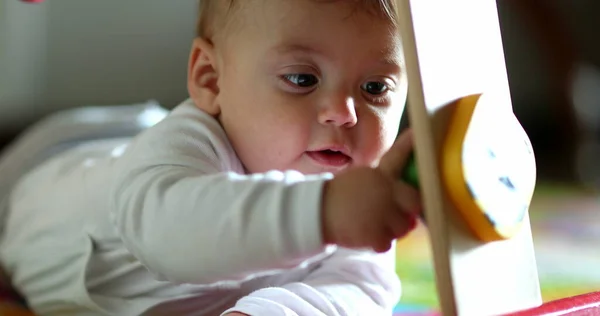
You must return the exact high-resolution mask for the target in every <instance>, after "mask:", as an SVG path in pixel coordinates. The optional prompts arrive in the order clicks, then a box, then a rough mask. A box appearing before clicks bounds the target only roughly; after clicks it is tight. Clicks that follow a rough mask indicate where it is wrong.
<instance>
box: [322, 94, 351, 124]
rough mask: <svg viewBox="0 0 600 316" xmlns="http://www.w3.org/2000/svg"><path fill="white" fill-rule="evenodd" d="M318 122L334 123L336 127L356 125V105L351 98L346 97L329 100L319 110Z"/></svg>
mask: <svg viewBox="0 0 600 316" xmlns="http://www.w3.org/2000/svg"><path fill="white" fill-rule="evenodd" d="M318 119H319V123H321V124H323V125H334V126H338V127H342V126H343V127H352V126H354V125H356V123H357V121H358V118H357V117H356V107H355V105H354V100H353V99H352V98H346V99H344V100H339V101H337V102H329V103H328V104H327V106H324V107H322V108H321V110H320V112H319V117H318Z"/></svg>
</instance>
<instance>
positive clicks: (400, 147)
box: [379, 129, 413, 178]
mask: <svg viewBox="0 0 600 316" xmlns="http://www.w3.org/2000/svg"><path fill="white" fill-rule="evenodd" d="M412 149H413V133H412V131H411V130H410V129H408V130H406V131H404V132H402V133H401V134H400V136H399V137H398V139H397V140H396V142H395V143H394V145H393V146H392V148H390V150H388V152H387V153H386V154H385V155H383V157H382V158H381V161H380V162H379V169H380V170H381V171H383V172H384V173H385V174H386V175H388V176H390V177H393V178H398V177H399V175H400V173H401V172H402V169H403V168H404V166H405V165H406V163H407V161H408V158H409V157H410V154H411V152H412Z"/></svg>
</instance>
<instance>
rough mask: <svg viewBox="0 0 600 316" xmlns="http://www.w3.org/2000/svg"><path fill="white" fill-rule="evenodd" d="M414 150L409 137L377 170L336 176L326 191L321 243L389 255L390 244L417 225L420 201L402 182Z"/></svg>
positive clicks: (400, 141)
mask: <svg viewBox="0 0 600 316" xmlns="http://www.w3.org/2000/svg"><path fill="white" fill-rule="evenodd" d="M411 150H412V133H411V132H409V131H407V132H404V133H403V134H402V135H400V137H399V139H398V140H397V141H396V143H395V144H394V146H393V147H392V148H391V149H390V150H389V151H388V152H387V153H386V154H385V155H384V157H383V158H382V160H381V162H380V164H379V167H378V168H366V167H365V168H355V169H350V170H348V171H346V172H343V173H340V174H339V175H337V176H336V177H335V178H334V179H333V180H331V181H329V182H328V183H327V184H326V186H325V189H324V193H323V194H324V196H323V208H322V225H323V226H322V227H323V237H324V240H325V243H327V244H336V245H338V246H342V247H346V248H365V247H367V248H372V249H373V250H375V251H377V252H385V251H388V250H389V249H390V247H391V244H392V242H393V240H395V239H397V238H400V237H403V236H405V235H406V234H408V233H409V232H410V231H411V230H413V229H414V228H415V227H416V225H417V215H418V214H419V212H420V211H421V199H420V196H419V193H418V191H417V190H416V189H414V188H412V187H411V186H410V185H408V184H407V183H404V182H402V181H401V180H400V174H401V171H402V169H403V168H404V165H405V164H406V162H407V160H408V158H409V156H410V152H411Z"/></svg>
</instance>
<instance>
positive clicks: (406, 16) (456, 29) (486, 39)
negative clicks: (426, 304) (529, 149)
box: [396, 0, 541, 316]
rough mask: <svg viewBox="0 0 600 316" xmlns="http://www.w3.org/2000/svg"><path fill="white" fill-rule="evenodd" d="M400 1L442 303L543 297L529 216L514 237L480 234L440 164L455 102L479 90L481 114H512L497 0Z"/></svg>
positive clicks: (463, 310) (511, 306)
mask: <svg viewBox="0 0 600 316" xmlns="http://www.w3.org/2000/svg"><path fill="white" fill-rule="evenodd" d="M396 2H397V4H398V15H399V20H400V35H401V37H402V40H403V44H404V54H405V56H406V71H407V73H408V82H409V95H408V115H409V119H410V125H411V127H412V129H413V130H414V132H415V146H416V148H415V154H416V162H417V166H418V172H419V181H420V184H421V192H422V197H423V203H424V207H425V217H426V221H427V227H428V230H429V234H430V240H431V247H432V253H433V260H434V267H435V276H436V283H437V289H438V295H439V299H440V304H441V312H442V314H443V315H478V316H480V315H498V314H503V313H509V312H513V311H518V310H523V309H527V308H531V307H535V306H538V305H540V304H541V294H540V288H539V281H538V275H537V267H536V262H535V255H534V249H533V241H532V236H531V228H530V225H529V217H528V215H527V214H526V216H525V219H524V220H523V226H522V227H521V229H520V231H519V232H518V233H517V235H516V236H513V237H512V238H509V239H506V240H500V241H493V242H485V241H481V240H479V239H477V238H475V236H474V235H473V234H472V233H471V232H470V231H469V229H468V228H467V226H466V224H465V223H464V220H463V219H462V218H461V217H460V216H459V215H458V212H457V210H456V208H455V205H453V204H452V203H451V202H450V199H449V197H448V194H447V191H446V190H445V189H444V184H443V182H442V181H443V180H442V170H441V169H440V168H441V166H440V159H441V158H440V157H441V155H442V154H443V152H441V150H440V149H441V147H442V145H443V142H444V137H445V135H446V129H447V127H448V120H449V118H450V117H451V115H452V113H453V108H452V106H453V104H454V101H456V100H458V99H461V98H463V97H465V96H468V95H473V94H482V96H481V100H480V102H481V103H482V104H481V105H478V111H482V113H483V112H485V115H482V116H481V117H486V119H490V118H498V119H500V120H511V119H512V120H516V119H515V118H514V114H513V111H512V104H511V98H510V91H509V86H508V78H507V74H506V66H505V60H504V51H503V47H502V39H501V33H500V27H499V21H498V12H497V8H496V2H495V0H396ZM500 122H501V121H500ZM496 125H497V124H496ZM498 132H501V131H498Z"/></svg>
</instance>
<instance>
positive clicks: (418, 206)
mask: <svg viewBox="0 0 600 316" xmlns="http://www.w3.org/2000/svg"><path fill="white" fill-rule="evenodd" d="M394 199H395V201H396V205H398V207H399V208H400V210H401V211H402V212H405V213H407V214H409V215H412V216H420V214H421V212H422V202H421V194H420V193H419V191H418V190H417V189H416V188H413V187H412V186H410V185H408V184H407V183H404V182H400V181H399V182H398V183H396V184H395V185H394Z"/></svg>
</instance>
